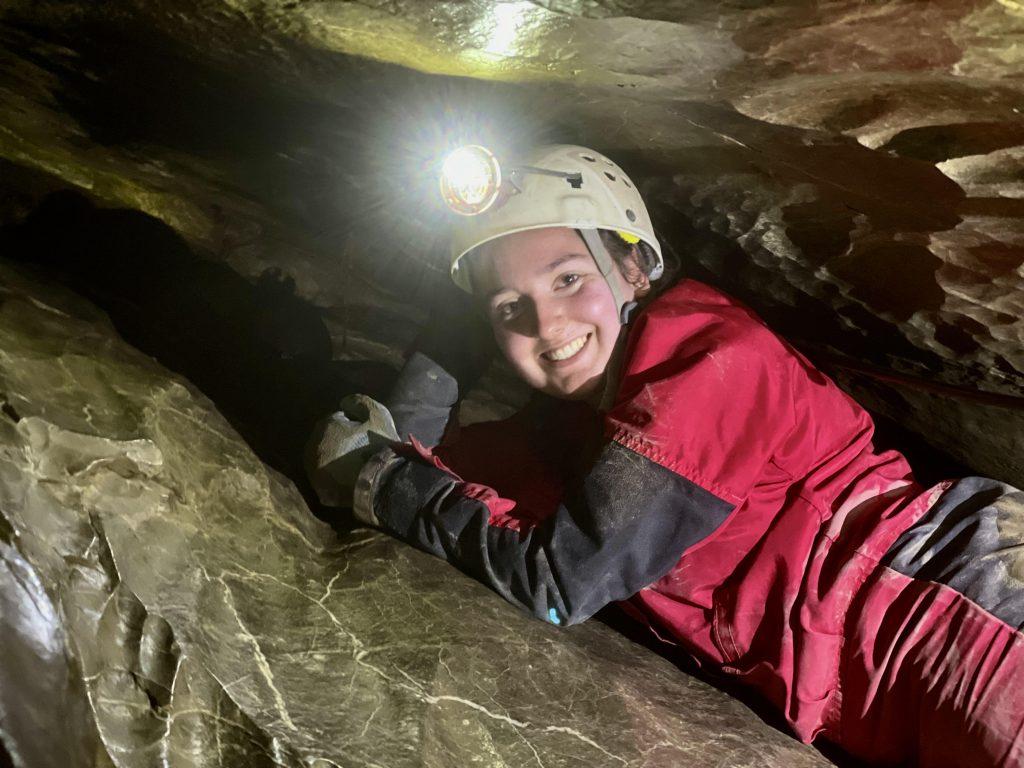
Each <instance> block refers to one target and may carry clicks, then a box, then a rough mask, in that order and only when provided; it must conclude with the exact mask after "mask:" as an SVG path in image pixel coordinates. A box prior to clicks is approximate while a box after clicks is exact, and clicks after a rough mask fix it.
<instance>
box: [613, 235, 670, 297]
mask: <svg viewBox="0 0 1024 768" xmlns="http://www.w3.org/2000/svg"><path fill="white" fill-rule="evenodd" d="M598 234H599V235H600V237H601V242H602V243H604V247H605V248H607V249H608V253H609V254H611V257H612V258H613V259H615V263H616V264H618V265H619V271H620V272H621V273H622V276H623V277H624V278H626V282H627V283H629V284H630V285H632V286H633V288H635V289H636V291H637V299H638V300H639V301H640V303H641V304H646V303H647V302H648V301H650V300H651V299H653V298H654V297H655V296H657V295H658V294H659V293H661V292H662V291H664V290H665V289H666V288H668V287H669V286H670V285H672V283H673V277H674V276H675V273H676V272H677V271H678V270H677V265H674V264H672V265H670V264H668V263H666V264H665V271H664V273H663V274H662V277H661V278H660V279H659V280H658V282H657V283H656V284H655V283H653V282H652V281H651V280H650V279H649V278H648V277H647V276H648V275H649V274H651V271H652V270H653V269H654V268H655V267H656V266H657V264H658V254H657V253H655V251H654V249H653V248H652V247H651V246H649V245H648V244H647V243H645V242H644V241H643V240H641V241H640V242H638V243H633V244H631V243H627V242H626V241H625V240H623V239H622V238H621V237H619V235H618V234H617V233H616V232H615V231H614V230H611V229H599V230H598Z"/></svg>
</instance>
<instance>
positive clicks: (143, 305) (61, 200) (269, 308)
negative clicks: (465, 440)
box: [0, 190, 396, 519]
mask: <svg viewBox="0 0 1024 768" xmlns="http://www.w3.org/2000/svg"><path fill="white" fill-rule="evenodd" d="M0 253H3V254H4V255H5V256H7V257H8V258H11V259H14V260H16V261H18V262H21V263H24V264H29V265H32V266H33V267H35V268H37V269H38V270H40V271H42V272H44V273H45V274H46V276H47V277H48V278H50V279H56V280H58V281H59V282H61V283H63V284H65V285H67V286H68V287H69V288H71V289H72V290H74V291H76V292H78V293H80V294H81V295H83V296H85V297H86V298H88V299H89V300H91V301H92V302H94V303H95V304H96V305H97V306H99V307H100V308H101V309H103V310H104V311H105V312H106V313H107V314H108V315H109V316H110V319H111V320H112V321H113V323H114V325H115V326H116V328H117V330H118V332H119V333H120V334H121V336H122V337H123V338H124V339H125V341H127V342H128V343H129V344H131V345H132V346H134V347H135V348H137V349H139V350H141V351H142V352H145V353H146V354H148V355H152V356H153V357H154V358H156V359H157V360H158V361H159V362H160V363H161V364H162V365H164V366H166V367H167V368H169V369H170V370H172V371H174V372H176V373H179V374H181V375H182V376H184V377H186V378H187V379H189V380H190V381H191V382H192V383H193V384H195V385H196V387H198V388H199V389H200V390H201V391H202V392H203V393H204V394H205V395H206V396H207V397H209V398H210V399H211V400H212V401H213V402H214V403H215V404H216V406H217V408H218V410H219V411H220V412H221V413H222V414H223V415H224V416H225V418H227V419H228V421H230V422H231V424H232V426H234V428H235V429H237V430H238V432H239V434H240V435H241V436H242V437H243V439H245V441H246V442H247V443H248V444H249V445H250V446H251V447H252V449H253V451H255V453H256V454H257V455H258V456H259V457H260V459H262V460H263V461H264V462H266V463H267V464H268V465H270V466H271V467H273V468H274V469H276V470H278V471H279V472H281V473H283V474H284V475H286V476H288V477H289V478H291V479H292V480H293V481H294V482H295V484H296V485H297V486H298V487H299V488H300V490H301V491H302V492H303V495H304V496H305V497H306V500H307V502H309V504H310V507H311V508H312V509H314V510H317V511H318V514H320V515H321V516H324V517H326V518H328V519H329V518H331V517H332V515H331V513H330V511H329V510H325V509H323V508H321V507H320V506H319V505H318V503H317V502H316V499H315V496H314V494H313V493H312V490H311V489H310V488H309V486H308V484H307V481H306V478H305V473H304V471H303V468H302V448H303V445H304V443H305V441H306V439H307V438H308V436H309V434H310V433H311V431H312V427H313V425H314V424H315V422H316V421H317V420H318V419H319V418H322V417H323V416H324V415H326V414H328V413H330V412H332V411H334V410H336V409H337V405H338V401H339V400H340V399H341V398H342V397H343V396H344V395H345V394H348V393H351V392H365V393H367V394H369V395H371V396H372V397H377V398H380V397H383V396H384V395H385V394H386V392H387V391H388V389H389V388H390V386H391V383H392V381H393V379H394V376H395V373H396V372H395V371H394V369H393V368H391V367H390V366H388V365H386V364H383V363H375V362H369V361H352V362H341V361H335V360H332V343H331V337H330V335H329V334H328V331H327V328H326V326H325V325H324V322H323V320H322V319H321V317H320V313H319V311H318V310H317V308H316V307H314V306H312V305H311V304H309V303H308V302H306V301H304V300H302V299H300V298H299V297H297V296H296V295H295V291H294V288H295V286H294V282H293V281H292V279H291V278H290V277H289V276H287V275H285V274H283V273H282V272H280V271H279V270H277V269H269V270H267V271H265V272H264V273H263V274H262V275H261V276H260V278H259V279H258V280H257V282H256V283H255V284H253V283H250V282H249V281H247V280H246V279H245V278H243V277H242V276H241V275H239V274H238V273H236V272H235V271H233V270H232V269H231V268H230V267H228V266H226V265H224V264H220V263H217V262H214V261H211V260H209V259H205V258H203V257H201V256H199V255H197V254H195V253H193V252H192V251H191V250H190V248H189V247H188V245H187V244H186V243H185V241H184V240H183V239H182V238H181V237H180V236H179V235H178V234H177V233H175V232H174V230H172V229H171V228H170V227H168V226H167V225H166V224H164V223H163V222H161V221H159V220H158V219H155V218H153V217H152V216H149V215H147V214H144V213H141V212H139V211H132V210H126V209H100V208H96V207H95V206H93V204H92V203H91V202H90V201H89V200H88V199H87V198H86V197H85V196H84V195H82V194H80V193H77V192H73V191H70V190H68V191H61V192H55V193H53V194H50V195H48V196H47V197H46V198H45V199H44V200H43V201H42V202H41V203H40V205H39V206H38V207H37V208H36V209H35V210H34V211H32V212H31V213H30V214H29V215H28V216H27V217H26V218H25V219H24V221H22V222H19V223H17V224H11V225H8V226H6V227H3V228H0Z"/></svg>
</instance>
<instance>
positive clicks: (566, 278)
mask: <svg viewBox="0 0 1024 768" xmlns="http://www.w3.org/2000/svg"><path fill="white" fill-rule="evenodd" d="M579 279H580V276H579V275H577V274H576V273H575V272H566V273H565V274H564V275H559V277H558V285H559V286H560V287H563V288H567V287H569V286H570V285H572V284H573V283H576V282H579Z"/></svg>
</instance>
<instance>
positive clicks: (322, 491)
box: [306, 395, 398, 525]
mask: <svg viewBox="0 0 1024 768" xmlns="http://www.w3.org/2000/svg"><path fill="white" fill-rule="evenodd" d="M394 442H398V432H397V431H396V430H395V422H394V420H393V419H392V418H391V414H390V413H389V412H388V409H387V408H385V407H384V406H383V405H381V404H380V403H378V402H377V401H376V400H374V399H372V398H370V397H367V396H366V395H349V396H348V397H346V398H345V399H344V400H342V401H341V410H340V411H337V412H336V413H332V414H331V415H330V416H328V417H327V418H326V419H324V420H323V421H321V422H319V423H318V424H317V426H316V428H315V429H314V432H313V435H312V437H311V438H310V440H309V442H308V443H307V445H306V473H307V474H308V475H309V480H310V482H311V483H312V485H313V490H314V491H316V495H317V496H318V497H319V498H320V501H321V502H322V503H323V504H324V505H326V506H330V507H350V508H351V507H352V506H353V504H352V500H353V493H354V492H355V486H356V480H357V479H358V477H359V472H360V470H361V469H362V468H363V465H364V464H366V462H367V460H368V459H369V458H370V457H371V456H373V455H374V454H375V453H378V452H379V451H380V450H381V449H382V448H385V447H387V446H388V445H390V444H391V443H394ZM372 514H373V512H372V510H369V511H366V510H364V511H363V513H362V514H357V516H358V517H359V518H360V520H361V522H364V523H367V524H370V525H373V524H374V520H373V519H363V518H364V517H366V516H370V517H371V518H372Z"/></svg>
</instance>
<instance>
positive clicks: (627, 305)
mask: <svg viewBox="0 0 1024 768" xmlns="http://www.w3.org/2000/svg"><path fill="white" fill-rule="evenodd" d="M577 231H578V232H579V233H580V237H582V238H583V242H584V243H586V245H587V250H588V251H590V255H591V256H592V257H593V258H594V263H595V264H597V268H598V270H599V271H600V272H601V275H602V276H603V277H604V281H605V282H606V283H608V287H609V288H611V291H612V299H613V300H614V301H615V306H616V307H618V308H619V322H620V323H621V324H622V325H625V324H626V323H628V322H629V316H630V314H632V312H633V310H634V309H636V306H637V304H636V302H635V301H627V300H626V297H625V296H623V294H622V286H621V285H620V283H619V281H618V280H617V279H616V270H618V266H617V265H616V264H615V259H613V258H612V255H611V254H610V253H608V249H607V248H605V247H604V243H603V242H602V241H601V236H600V235H599V234H598V231H597V230H596V229H580V230H577Z"/></svg>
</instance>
